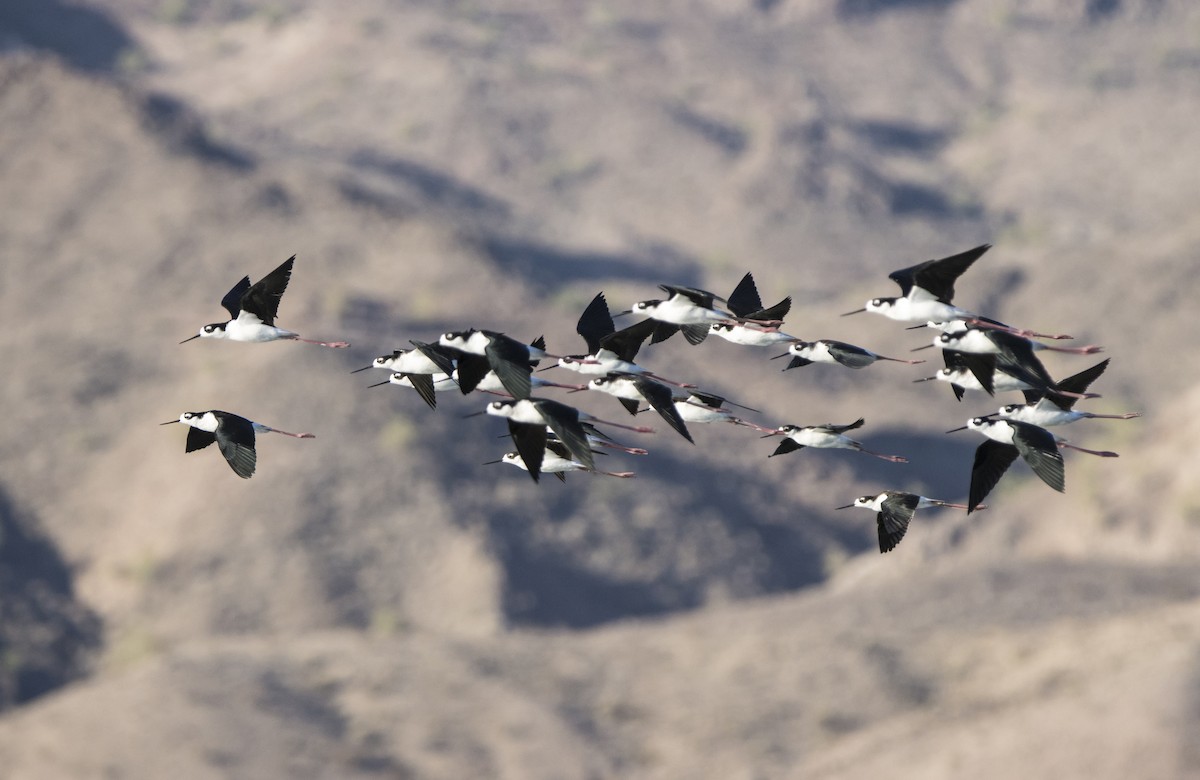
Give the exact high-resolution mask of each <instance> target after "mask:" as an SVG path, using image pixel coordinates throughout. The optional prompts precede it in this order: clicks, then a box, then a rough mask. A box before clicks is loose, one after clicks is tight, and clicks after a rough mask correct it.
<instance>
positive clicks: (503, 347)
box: [484, 334, 533, 398]
mask: <svg viewBox="0 0 1200 780" xmlns="http://www.w3.org/2000/svg"><path fill="white" fill-rule="evenodd" d="M484 355H485V356H486V357H487V361H488V365H490V366H491V367H492V370H493V371H495V372H496V376H497V377H499V378H500V384H502V385H504V389H505V390H507V391H508V392H510V393H512V396H513V398H528V397H529V393H530V381H529V375H530V374H531V373H533V371H532V369H531V368H530V366H529V350H528V349H527V348H526V347H525V346H524V345H523V344H521V343H520V342H517V341H515V340H513V339H510V338H509V337H508V336H503V335H500V334H496V335H494V336H492V339H491V341H489V342H488V345H487V346H486V347H485V348H484Z"/></svg>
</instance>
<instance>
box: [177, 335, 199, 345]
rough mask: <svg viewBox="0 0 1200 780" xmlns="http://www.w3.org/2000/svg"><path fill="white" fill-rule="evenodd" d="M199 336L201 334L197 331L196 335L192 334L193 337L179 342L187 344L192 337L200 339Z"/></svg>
mask: <svg viewBox="0 0 1200 780" xmlns="http://www.w3.org/2000/svg"><path fill="white" fill-rule="evenodd" d="M198 338H200V334H199V333H197V334H196V335H195V336H192V338H191V339H184V340H183V341H181V342H179V343H180V344H186V343H188V342H189V341H191V340H192V339H198Z"/></svg>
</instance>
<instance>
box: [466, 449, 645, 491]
mask: <svg viewBox="0 0 1200 780" xmlns="http://www.w3.org/2000/svg"><path fill="white" fill-rule="evenodd" d="M493 463H508V464H511V465H513V466H516V467H518V468H520V469H524V470H525V471H529V466H528V465H527V464H526V463H525V459H524V458H522V457H521V453H519V452H508V453H505V454H504V457H502V458H500V459H499V460H489V461H487V462H486V463H484V464H483V465H485V466H489V465H491V464H493ZM539 470H540V471H541V473H543V474H553V475H554V476H556V477H558V479H559V481H561V482H566V481H567V474H566V472H568V471H586V472H589V473H591V474H602V475H604V476H606V477H621V478H622V479H628V478H630V477H636V476H637V474H635V473H633V472H632V471H603V470H601V469H596V468H589V467H588V466H585V465H583V464H582V463H580V462H579V461H577V460H575V459H574V458H572V457H571V453H570V451H569V450H568V449H567V448H566V446H565V445H564V444H563V443H562V442H560V441H548V442H546V449H545V451H544V452H543V453H542V461H541V463H540V464H539ZM530 473H532V472H530Z"/></svg>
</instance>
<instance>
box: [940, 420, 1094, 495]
mask: <svg viewBox="0 0 1200 780" xmlns="http://www.w3.org/2000/svg"><path fill="white" fill-rule="evenodd" d="M964 430H972V431H977V432H979V433H981V434H983V435H984V436H986V437H987V441H985V442H984V443H983V444H980V445H979V447H978V449H976V450H975V462H974V463H973V464H972V466H971V490H970V494H969V498H968V501H967V514H970V513H971V512H974V511H975V510H976V509H978V508H979V502H981V501H983V499H984V498H986V497H987V494H988V493H990V492H991V491H992V488H994V487H995V486H996V483H998V482H999V481H1000V478H1001V477H1003V476H1004V472H1006V471H1008V467H1009V466H1011V465H1012V463H1013V461H1014V460H1016V459H1017V456H1018V455H1019V456H1020V457H1021V459H1022V460H1024V461H1025V462H1026V463H1028V464H1029V467H1030V468H1031V469H1033V473H1034V474H1037V475H1038V478H1039V479H1041V480H1042V481H1043V482H1045V483H1046V484H1047V485H1049V486H1050V487H1052V488H1054V489H1055V490H1057V491H1058V492H1060V493H1062V492H1064V491H1065V490H1066V478H1065V474H1064V471H1063V458H1062V453H1061V452H1060V451H1059V447H1068V448H1070V449H1073V450H1079V451H1080V452H1086V453H1088V454H1089V455H1097V456H1099V457H1102V458H1115V457H1117V453H1115V452H1108V451H1101V450H1089V449H1084V448H1083V447H1079V446H1076V445H1074V444H1071V443H1069V442H1068V441H1067V440H1066V439H1062V438H1060V437H1058V436H1055V435H1054V434H1053V433H1050V431H1048V430H1046V429H1045V428H1039V427H1038V426H1036V425H1030V424H1029V423H1023V422H1017V421H1015V420H993V419H990V418H988V417H973V418H972V419H970V420H969V421H967V424H966V425H964V426H962V427H960V428H955V429H953V430H950V431H947V433H954V432H955V431H964Z"/></svg>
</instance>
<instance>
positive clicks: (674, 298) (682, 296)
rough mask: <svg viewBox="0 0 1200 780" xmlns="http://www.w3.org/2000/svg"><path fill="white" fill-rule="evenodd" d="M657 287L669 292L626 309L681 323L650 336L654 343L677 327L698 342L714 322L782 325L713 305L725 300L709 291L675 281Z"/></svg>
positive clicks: (769, 325) (669, 322) (706, 334)
mask: <svg viewBox="0 0 1200 780" xmlns="http://www.w3.org/2000/svg"><path fill="white" fill-rule="evenodd" d="M658 287H659V289H661V290H662V291H663V292H665V293H667V297H666V298H665V299H658V298H654V299H651V300H646V301H638V302H637V303H635V304H633V308H632V309H630V310H629V312H623V313H634V314H645V315H646V316H647V317H650V318H651V319H653V320H657V321H659V322H663V323H667V324H668V325H673V326H678V327H675V328H667V329H657V330H656V332H655V333H654V335H653V336H652V337H651V340H650V343H651V344H655V343H658V342H660V341H663V340H665V339H666V338H667V337H668V336H670V335H672V334H673V333H674V332H675V331H676V330H680V329H681V330H683V336H684V338H686V339H687V340H688V343H690V344H699V343H700V342H702V341H704V339H705V338H707V337H708V332H709V325H711V324H713V323H714V322H720V323H731V324H737V323H745V322H755V323H756V324H758V325H760V326H763V327H767V328H769V327H773V326H776V325H778V324H779V323H778V322H761V321H755V320H750V319H748V318H745V317H739V316H737V315H736V314H734V313H732V312H728V311H725V310H723V309H718V308H716V307H715V306H714V305H713V304H714V302H715V301H721V302H722V303H725V302H726V301H725V299H724V298H721V297H720V296H718V295H715V294H713V293H711V292H709V291H708V290H700V289H697V288H695V287H682V286H679V285H673V284H660V285H659V286H658Z"/></svg>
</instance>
